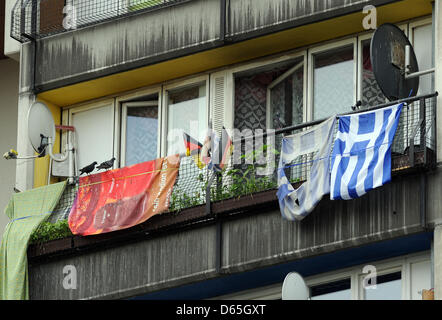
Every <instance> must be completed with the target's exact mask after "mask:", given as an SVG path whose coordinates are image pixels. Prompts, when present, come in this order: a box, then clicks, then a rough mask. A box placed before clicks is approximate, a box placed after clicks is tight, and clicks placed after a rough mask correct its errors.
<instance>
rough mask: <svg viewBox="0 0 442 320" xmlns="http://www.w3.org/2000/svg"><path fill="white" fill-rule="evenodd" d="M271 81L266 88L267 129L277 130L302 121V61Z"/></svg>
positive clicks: (301, 59)
mask: <svg viewBox="0 0 442 320" xmlns="http://www.w3.org/2000/svg"><path fill="white" fill-rule="evenodd" d="M293 63H294V66H293V67H291V68H290V69H288V70H287V71H285V72H284V73H283V74H282V75H280V76H279V77H277V78H276V79H275V80H274V81H272V82H271V83H270V84H269V85H268V87H267V104H268V108H267V112H268V116H267V118H268V120H269V121H268V122H269V123H268V127H270V128H274V129H279V128H284V127H288V126H292V125H297V124H301V123H302V122H303V120H304V59H303V58H299V59H296V61H294V62H293Z"/></svg>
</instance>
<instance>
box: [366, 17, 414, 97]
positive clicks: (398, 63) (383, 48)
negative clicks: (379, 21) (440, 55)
mask: <svg viewBox="0 0 442 320" xmlns="http://www.w3.org/2000/svg"><path fill="white" fill-rule="evenodd" d="M407 47H408V48H407ZM412 48H413V47H412V46H411V43H410V41H409V40H408V38H407V36H406V35H405V34H404V33H403V32H402V30H401V29H399V28H398V27H397V26H395V25H394V24H391V23H386V24H383V25H381V26H380V27H379V28H377V30H376V32H375V33H374V35H373V38H372V39H371V48H370V59H371V65H372V66H373V73H374V76H375V78H376V81H377V83H378V85H379V87H380V88H381V90H382V92H383V93H384V95H385V96H386V97H387V98H388V99H389V100H390V101H394V100H399V99H404V98H408V97H414V96H416V94H417V91H418V89H419V77H413V78H411V77H408V74H410V73H417V72H418V71H419V66H418V63H417V58H416V54H415V53H414V50H413V49H412ZM407 55H408V60H409V62H408V63H407V61H406V56H407Z"/></svg>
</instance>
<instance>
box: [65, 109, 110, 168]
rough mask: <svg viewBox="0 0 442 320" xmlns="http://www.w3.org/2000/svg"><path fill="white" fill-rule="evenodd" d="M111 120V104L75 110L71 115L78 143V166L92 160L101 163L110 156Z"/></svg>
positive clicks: (80, 166) (82, 165)
mask: <svg viewBox="0 0 442 320" xmlns="http://www.w3.org/2000/svg"><path fill="white" fill-rule="evenodd" d="M113 121H114V119H113V113H112V107H111V106H105V107H101V108H94V109H90V110H85V111H80V112H75V113H74V114H73V115H72V125H73V126H74V127H75V133H76V142H77V145H78V148H77V154H78V166H77V167H78V168H83V167H84V166H87V165H89V164H91V163H92V162H94V161H97V162H98V163H101V162H103V161H107V160H109V159H111V158H112V156H113V150H112V147H113V143H114V142H113V125H112V124H113Z"/></svg>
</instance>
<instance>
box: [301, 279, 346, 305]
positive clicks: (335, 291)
mask: <svg viewBox="0 0 442 320" xmlns="http://www.w3.org/2000/svg"><path fill="white" fill-rule="evenodd" d="M350 287H351V280H350V278H348V279H344V280H340V281H335V282H330V283H326V284H322V285H318V286H314V287H312V288H311V289H310V297H311V300H350V299H351V290H350Z"/></svg>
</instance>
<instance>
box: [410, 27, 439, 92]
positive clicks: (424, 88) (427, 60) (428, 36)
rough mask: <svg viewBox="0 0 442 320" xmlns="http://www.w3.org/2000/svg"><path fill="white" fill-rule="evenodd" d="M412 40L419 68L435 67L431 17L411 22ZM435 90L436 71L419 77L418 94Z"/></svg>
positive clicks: (421, 69)
mask: <svg viewBox="0 0 442 320" xmlns="http://www.w3.org/2000/svg"><path fill="white" fill-rule="evenodd" d="M410 42H411V43H412V44H413V48H414V52H415V53H416V58H417V62H418V65H419V70H420V71H423V70H428V69H431V68H433V67H434V63H433V47H434V45H433V26H432V23H431V19H426V20H423V21H419V22H414V23H410ZM432 92H434V73H430V74H427V75H424V76H422V77H420V78H419V91H418V95H422V94H428V93H432Z"/></svg>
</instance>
